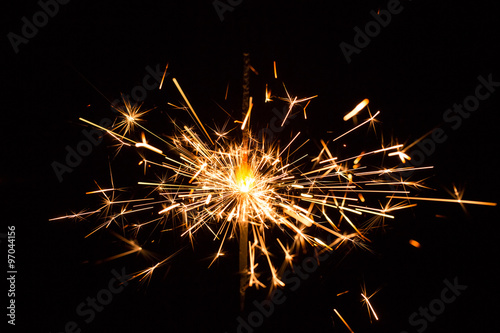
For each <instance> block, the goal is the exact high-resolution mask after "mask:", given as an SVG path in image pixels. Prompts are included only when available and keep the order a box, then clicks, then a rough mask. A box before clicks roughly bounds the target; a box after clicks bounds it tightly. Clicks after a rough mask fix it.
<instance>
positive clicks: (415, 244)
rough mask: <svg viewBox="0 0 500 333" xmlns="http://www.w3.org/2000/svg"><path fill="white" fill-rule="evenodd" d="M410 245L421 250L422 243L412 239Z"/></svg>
mask: <svg viewBox="0 0 500 333" xmlns="http://www.w3.org/2000/svg"><path fill="white" fill-rule="evenodd" d="M409 243H410V245H411V246H414V247H416V248H417V249H419V248H420V247H421V245H420V243H419V242H417V241H416V240H414V239H410V241H409Z"/></svg>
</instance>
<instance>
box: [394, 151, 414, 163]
mask: <svg viewBox="0 0 500 333" xmlns="http://www.w3.org/2000/svg"><path fill="white" fill-rule="evenodd" d="M395 155H397V156H398V157H399V159H400V160H401V162H403V163H406V160H411V157H410V156H408V155H406V154H405V153H403V152H402V151H395V152H393V153H389V156H395Z"/></svg>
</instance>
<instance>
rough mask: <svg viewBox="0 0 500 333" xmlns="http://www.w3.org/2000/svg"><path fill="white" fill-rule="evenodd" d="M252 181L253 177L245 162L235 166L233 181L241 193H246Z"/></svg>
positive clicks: (253, 180)
mask: <svg viewBox="0 0 500 333" xmlns="http://www.w3.org/2000/svg"><path fill="white" fill-rule="evenodd" d="M254 182H255V178H254V175H253V172H252V169H250V168H249V167H248V165H247V164H246V163H243V164H242V165H240V166H239V167H237V168H236V172H235V183H236V186H237V187H238V189H239V190H240V192H241V193H248V192H249V191H250V190H251V188H252V186H253V184H254Z"/></svg>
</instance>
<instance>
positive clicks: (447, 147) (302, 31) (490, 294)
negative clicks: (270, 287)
mask: <svg viewBox="0 0 500 333" xmlns="http://www.w3.org/2000/svg"><path fill="white" fill-rule="evenodd" d="M240 2H241V3H240ZM240 2H238V1H233V2H232V4H233V5H234V6H231V5H229V4H228V2H227V1H226V0H222V1H221V3H223V4H225V5H226V6H229V7H230V8H231V10H227V11H225V12H223V13H222V14H221V15H222V18H223V20H221V16H219V14H218V13H217V10H216V9H215V7H214V3H213V2H211V1H198V2H187V1H186V2H182V1H162V2H158V1H140V2H139V1H135V2H134V1H130V2H123V1H106V2H102V1H80V0H73V1H70V2H68V3H67V4H64V5H63V4H61V5H59V8H58V12H57V13H55V9H54V8H53V7H52V9H51V10H52V11H53V17H50V18H49V19H48V20H47V23H46V24H41V27H40V28H39V29H38V32H37V33H36V34H35V33H34V32H33V31H32V32H31V33H32V34H33V35H34V36H32V37H31V38H27V39H26V40H25V43H22V44H19V45H18V52H17V53H16V52H15V50H14V47H13V46H12V43H11V42H10V41H9V39H8V33H9V32H13V33H15V34H17V35H21V34H22V28H23V25H24V24H26V23H25V22H24V21H23V20H22V18H23V17H26V18H27V20H28V21H31V22H32V21H33V15H35V14H36V13H38V12H39V11H40V10H41V5H40V4H39V3H35V2H29V1H24V2H21V1H20V2H17V5H16V6H15V7H13V6H12V5H11V6H9V8H8V9H7V10H6V11H4V14H5V13H6V17H5V18H4V20H3V22H4V23H5V24H4V26H5V28H6V29H5V30H4V36H5V37H4V39H3V42H4V46H5V48H4V51H3V54H4V55H5V61H4V67H5V69H6V71H5V73H6V75H5V76H4V78H5V79H6V80H5V81H4V85H3V91H4V93H3V94H2V95H3V96H4V100H3V103H2V104H3V107H2V112H3V115H2V117H1V122H2V125H3V126H2V137H3V139H2V142H3V143H2V156H3V158H2V174H1V179H0V185H1V187H2V205H1V207H2V219H1V220H2V230H0V232H1V233H4V234H5V233H6V232H7V227H6V226H7V225H15V227H16V232H17V233H16V250H17V255H16V266H17V269H18V274H17V282H16V304H17V307H16V315H17V317H16V319H17V321H16V323H17V325H16V327H15V328H16V329H18V331H21V330H20V328H21V327H23V326H25V327H30V328H31V329H36V330H37V331H40V332H62V331H64V330H65V326H67V325H68V326H67V327H69V328H68V331H71V330H72V328H71V325H72V324H67V323H68V322H71V321H74V322H75V323H76V324H75V325H78V329H81V331H82V332H225V331H227V332H234V331H236V330H237V326H238V324H239V322H238V319H237V318H238V316H241V317H242V318H245V319H248V315H249V314H251V313H252V311H255V309H256V307H255V305H254V304H253V301H254V300H256V301H257V302H262V301H263V300H264V299H265V295H264V294H262V293H258V292H254V291H250V292H249V295H248V298H247V306H246V309H247V310H246V312H244V313H243V314H240V313H239V312H238V296H237V288H238V275H237V274H236V272H237V256H235V255H229V256H227V257H225V258H224V259H223V260H220V261H219V262H218V263H217V264H216V265H214V266H213V267H212V268H210V269H207V268H206V267H207V266H208V263H209V262H210V259H207V258H208V257H209V255H210V254H211V253H214V252H215V251H216V249H217V244H214V243H212V242H211V241H206V240H207V239H210V237H209V236H210V235H209V234H208V235H206V236H208V237H206V238H204V237H202V236H203V235H200V237H199V239H200V240H199V242H198V243H197V244H196V247H195V251H192V250H191V249H190V248H189V247H188V248H187V249H186V250H185V251H183V252H182V254H180V255H179V256H177V257H176V258H175V259H174V260H173V261H172V264H171V265H170V266H168V267H167V266H165V267H162V268H161V269H158V271H157V272H156V273H155V275H154V276H153V278H152V280H151V282H150V283H149V285H148V286H141V285H140V284H138V283H137V281H136V280H133V281H130V282H128V285H126V286H125V288H124V289H123V291H121V292H119V293H117V294H116V295H114V296H113V299H112V301H111V302H110V303H109V304H108V305H106V306H104V308H103V309H102V311H101V312H96V315H95V318H93V319H92V320H90V322H89V323H86V322H85V321H84V319H87V318H88V317H87V316H84V317H82V316H80V315H78V314H77V312H76V309H77V308H78V306H79V305H80V304H81V303H82V302H84V303H86V302H88V300H87V298H88V297H96V295H98V294H99V293H100V292H101V290H103V289H106V288H108V283H109V282H110V281H112V279H113V273H112V270H116V271H118V272H121V271H125V272H127V273H128V274H132V273H133V272H136V271H138V270H140V269H142V268H144V267H147V265H148V261H147V260H144V259H143V258H141V257H137V256H134V255H132V256H127V257H123V258H121V259H117V260H114V261H109V262H105V263H100V264H99V263H97V262H98V261H99V260H100V259H104V258H107V257H109V256H111V255H114V254H117V253H119V252H122V251H124V250H126V248H125V247H124V246H123V243H121V242H119V241H117V238H116V237H113V236H110V235H109V234H108V233H106V232H103V233H100V234H97V235H94V236H92V237H89V238H85V235H87V234H88V233H89V231H90V230H92V226H93V225H94V224H93V223H92V222H91V221H90V222H82V221H73V220H68V221H58V222H49V221H48V220H49V219H50V218H52V217H56V216H60V215H64V214H66V213H70V212H71V211H72V210H74V211H78V210H80V209H83V208H89V207H95V205H96V202H95V201H94V200H92V199H91V198H89V196H86V195H85V192H87V191H89V190H93V189H95V183H94V180H95V181H97V182H99V183H100V184H103V186H109V167H108V158H112V157H113V150H112V149H111V148H110V147H109V146H110V145H111V144H112V142H111V141H110V140H105V141H104V143H103V144H100V145H98V146H96V147H93V150H92V153H91V154H90V155H88V156H86V157H84V158H83V159H82V161H81V163H79V164H78V166H76V167H75V168H74V170H73V171H72V172H71V173H65V174H64V175H63V180H62V181H59V180H58V177H57V176H56V174H55V172H54V170H53V167H52V163H53V162H54V161H58V162H61V163H64V159H65V156H66V150H65V147H66V146H70V147H73V148H74V147H76V146H77V145H78V143H79V142H81V141H82V140H85V136H84V134H83V133H82V130H84V129H85V127H84V126H83V124H82V123H81V122H80V121H78V118H79V117H84V118H86V119H89V120H93V121H99V120H100V119H102V118H104V117H109V118H112V117H113V116H114V114H113V113H112V112H111V108H110V102H111V101H114V100H115V99H117V98H119V97H120V93H125V94H130V93H131V91H132V89H134V87H136V86H138V85H139V86H140V85H142V84H143V78H144V76H145V75H147V74H148V70H146V67H147V66H149V67H150V68H156V67H159V68H161V70H163V68H164V66H165V64H166V63H167V62H168V63H169V73H170V75H169V77H167V79H166V80H165V83H164V88H162V90H161V91H158V90H156V89H155V90H152V91H148V92H147V94H148V97H147V99H146V100H145V101H144V107H145V108H149V107H156V109H155V110H154V111H151V113H150V119H151V120H153V122H154V126H155V128H157V129H158V128H159V129H160V130H161V131H163V132H164V133H165V134H169V132H170V131H171V130H172V126H171V124H169V122H168V116H170V117H172V118H175V119H177V120H179V121H181V122H187V123H189V122H190V119H189V117H188V116H187V115H186V114H185V113H183V112H180V111H176V110H172V108H170V107H168V106H167V105H166V103H167V102H172V103H174V104H177V103H178V102H179V101H180V100H181V97H180V96H179V94H178V92H177V90H176V89H175V87H174V85H173V83H172V81H171V78H172V77H176V78H177V79H178V80H179V82H180V83H181V85H182V86H183V88H184V90H185V91H186V92H187V93H188V95H189V98H190V100H191V102H192V103H193V105H194V106H195V109H196V110H197V112H198V114H199V116H200V118H201V119H202V120H203V121H204V122H205V123H207V124H210V125H211V124H213V123H214V122H215V123H223V122H224V121H225V119H226V115H225V114H224V112H223V111H221V110H220V109H219V108H218V107H217V105H216V103H215V102H217V103H219V104H222V105H223V106H224V107H225V108H226V109H227V110H228V111H230V112H232V113H233V114H235V115H237V114H239V112H240V105H241V99H240V96H241V88H239V87H240V85H241V72H242V53H243V52H244V51H247V52H249V53H250V55H251V63H252V65H253V67H254V68H255V69H256V70H257V71H258V72H259V75H258V76H256V75H254V74H252V76H251V84H252V86H251V94H252V96H258V97H254V98H255V99H256V100H257V99H258V98H259V99H262V97H263V96H264V87H265V83H268V82H269V83H272V84H273V87H276V89H275V90H273V94H276V95H280V96H284V92H283V89H282V88H280V84H281V81H283V82H284V83H285V84H286V85H287V88H288V89H289V91H291V92H292V94H294V95H297V96H299V97H306V96H312V95H316V94H317V95H319V97H318V98H316V99H315V100H314V101H313V102H311V104H310V105H309V106H308V109H307V110H308V120H307V121H303V120H298V121H293V122H291V124H290V125H289V126H290V127H288V128H287V130H286V131H285V132H284V133H283V134H284V136H285V138H284V139H286V138H287V136H286V135H288V134H289V133H290V132H292V131H297V130H302V131H303V133H305V135H307V136H308V137H309V138H311V143H310V145H309V146H307V147H306V149H307V150H308V152H310V153H311V154H314V152H317V151H318V149H319V141H320V139H324V140H328V139H332V138H333V136H334V135H335V134H338V133H341V132H342V130H345V129H346V128H347V126H346V125H345V124H344V122H343V121H342V117H343V115H344V114H345V113H347V112H348V111H349V110H351V109H352V107H353V106H354V105H356V104H357V103H358V102H359V101H361V100H362V99H363V98H369V99H370V107H371V110H372V111H376V110H381V111H382V114H381V115H380V117H379V119H380V121H381V124H380V125H381V127H380V128H378V130H382V131H383V133H384V139H385V140H386V141H385V142H388V141H389V140H390V138H391V137H394V138H398V140H399V142H403V143H411V142H413V141H414V140H416V139H417V138H419V137H421V136H422V135H424V134H425V133H427V132H429V131H430V130H432V129H433V128H436V127H440V128H442V129H443V130H444V132H445V134H446V135H447V140H445V141H444V142H442V143H439V144H436V147H435V151H434V152H433V153H432V154H429V155H428V156H426V157H425V161H424V162H425V164H426V165H434V166H435V168H434V169H433V170H432V171H426V172H424V173H422V174H421V176H422V177H430V178H429V180H428V183H429V184H430V185H431V186H432V187H433V188H435V189H436V192H434V191H430V192H429V195H435V196H441V197H448V194H447V193H446V191H445V188H447V189H450V188H452V185H453V184H457V185H458V186H461V187H465V189H466V192H465V197H464V198H465V199H472V200H486V201H493V202H498V192H497V191H498V174H497V168H498V162H497V157H496V155H497V153H498V148H497V146H496V145H497V143H498V139H497V134H498V133H497V132H498V120H499V117H498V105H499V97H498V94H500V92H499V91H496V92H492V93H491V95H490V96H489V97H488V98H486V99H485V100H484V101H481V102H480V105H479V107H478V109H477V110H476V111H475V112H473V113H471V114H470V116H469V117H468V118H466V119H463V121H462V123H461V124H460V126H457V127H458V128H457V129H456V130H455V129H453V128H452V127H451V125H453V123H446V122H444V120H443V114H444V113H445V112H446V110H447V109H449V108H452V107H453V105H454V104H455V103H457V104H460V103H463V101H464V99H465V98H467V97H468V96H470V95H474V93H475V89H476V87H477V86H478V85H479V83H480V82H479V81H478V77H479V76H482V77H484V78H488V76H489V75H491V76H492V79H493V81H496V82H498V81H500V71H499V70H498V68H499V67H498V66H497V62H498V56H499V53H498V48H497V44H498V40H499V33H498V30H499V29H498V22H497V17H496V16H497V14H496V13H497V11H495V9H494V8H493V6H492V5H491V4H490V3H493V2H492V1H484V2H481V4H478V3H477V2H473V1H462V2H456V1H439V2H438V3H437V2H435V1H425V0H414V1H407V0H403V1H401V5H400V6H401V7H399V8H402V9H401V11H400V12H399V13H398V14H393V15H392V18H391V22H390V23H389V24H388V25H387V26H386V27H383V28H381V30H380V32H379V33H374V37H372V38H371V40H370V42H369V43H368V45H366V47H364V48H360V50H359V53H357V54H356V53H354V54H352V55H351V59H350V60H351V61H350V63H348V61H347V60H346V57H345V56H344V54H343V53H342V50H341V47H340V46H339V45H340V44H341V43H342V42H345V43H349V44H351V45H354V38H355V34H356V31H355V30H354V28H356V27H359V28H360V29H364V28H365V25H366V24H367V23H369V22H370V21H373V20H374V18H373V16H372V15H371V14H370V12H371V11H377V10H379V9H380V10H381V11H382V13H384V10H386V9H387V7H388V2H387V1H336V2H334V3H332V2H326V1H315V2H312V1H307V2H306V1H272V2H271V1H269V2H264V1H247V0H244V1H240ZM38 19H40V20H43V15H42V16H40V17H39V18H38ZM42 23H43V22H42ZM11 36H12V35H11ZM26 41H27V42H26ZM273 61H276V62H277V66H278V80H274V78H273V72H272V65H273ZM228 82H229V92H228V96H229V97H228V100H227V101H224V94H225V91H226V85H227V83H228ZM277 105H278V106H279V107H280V108H281V107H282V105H283V104H279V103H278V104H277ZM271 112H272V111H271V107H270V106H267V105H262V102H261V101H260V102H256V107H255V109H254V111H253V115H252V124H253V125H254V126H256V127H257V128H259V126H260V127H262V126H266V124H267V123H268V122H269V121H270V120H271V118H272V113H271ZM297 119H302V118H300V117H299V118H297ZM162 126H164V127H162ZM329 131H330V133H329ZM365 133H366V131H365V130H362V131H360V132H359V133H356V134H355V135H353V136H351V137H346V140H345V141H343V143H347V144H349V145H352V147H353V150H352V151H351V152H352V153H353V154H354V153H355V152H357V151H360V150H363V147H364V146H365V144H368V143H367V142H368V139H366V138H365ZM365 141H366V142H365ZM137 161H138V160H137V156H136V155H134V154H129V153H127V152H125V153H124V155H123V156H121V157H119V159H117V160H114V161H113V172H114V175H115V182H116V183H118V182H120V183H121V184H127V186H128V185H130V184H133V183H134V181H136V180H137V178H138V177H139V175H140V170H141V169H140V167H137V168H136V167H134V165H135V163H136V162H137ZM115 185H116V184H115ZM117 186H119V185H117ZM436 215H441V216H444V218H443V217H436ZM497 222H498V208H496V207H494V208H492V207H480V206H468V210H467V213H466V212H464V211H463V210H462V209H461V207H460V206H459V205H455V204H438V203H419V205H418V207H417V208H416V209H414V210H412V211H411V212H407V213H402V214H401V215H400V216H398V217H397V218H396V220H394V221H391V223H390V225H389V227H388V228H387V229H386V230H385V232H376V233H375V234H374V235H373V240H374V242H373V244H372V248H373V250H374V254H371V253H369V252H365V251H360V250H355V251H351V253H349V255H348V256H345V254H346V253H345V252H339V253H338V254H334V255H333V256H331V257H330V258H329V259H328V260H327V261H325V262H324V263H323V264H322V265H321V266H320V267H319V268H318V269H317V271H315V272H314V273H312V274H311V276H310V277H309V278H308V279H307V280H305V281H302V283H301V286H300V288H299V289H298V290H297V291H291V290H289V289H285V291H284V294H285V296H286V298H287V301H286V302H285V303H284V304H282V305H279V306H277V307H276V308H275V309H274V311H273V313H272V314H271V315H270V316H269V317H268V318H265V319H264V321H263V323H262V324H261V325H259V327H256V328H253V329H254V330H255V332H268V331H279V332H288V331H289V332H306V331H307V332H312V331H316V332H348V330H347V328H346V327H345V326H344V325H343V324H342V322H340V321H339V318H338V317H337V316H336V315H335V314H334V312H333V308H336V309H337V310H338V311H339V312H340V313H341V314H342V315H343V316H344V318H345V319H346V321H347V322H348V323H349V325H350V326H351V328H352V329H353V331H354V332H360V331H361V332H402V331H405V330H406V331H408V332H417V329H418V328H423V325H421V324H419V325H417V326H412V325H411V323H409V317H410V316H411V315H412V313H414V312H418V311H419V308H420V307H428V306H429V304H430V303H431V302H432V301H433V300H435V299H439V298H440V297H441V291H442V290H443V289H444V288H445V287H446V285H445V283H444V282H443V280H445V279H448V280H449V281H450V282H453V281H454V279H457V281H458V283H459V284H461V285H466V286H467V289H466V290H465V291H463V292H462V294H461V295H460V296H458V297H457V299H456V300H455V301H454V302H452V303H451V304H447V305H446V306H445V309H444V310H443V312H442V313H441V314H439V315H438V316H437V317H436V319H435V320H434V321H433V322H431V321H428V326H427V327H426V328H425V331H426V332H471V331H493V327H496V326H497V324H496V315H497V312H496V309H495V308H496V304H495V303H496V298H497V296H498V292H497V291H496V290H497V287H496V286H497V281H496V280H497V279H496V275H495V274H496V273H495V269H496V267H497V262H498V261H497V254H498V246H497V244H498V240H497V232H498V227H497ZM410 239H415V240H418V241H419V242H420V244H421V245H422V247H421V248H420V249H417V248H415V247H412V246H410V245H409V243H408V241H409V240H410ZM164 244H165V248H167V251H165V252H168V251H170V250H172V249H175V248H178V247H181V246H183V245H185V243H184V242H182V241H181V240H179V234H177V235H176V234H174V235H173V236H172V237H167V238H164ZM5 245H6V241H5V239H2V249H3V251H6V249H7V247H6V246H5ZM158 249H161V246H159V247H158ZM228 249H229V250H231V249H232V250H235V251H236V246H235V245H234V244H233V245H231V244H229V245H228ZM4 253H5V252H4ZM312 254H313V252H312V250H311V252H309V253H307V254H305V255H304V257H307V256H308V255H312ZM301 260H302V258H298V259H297V262H298V263H300V262H301ZM3 267H5V266H3ZM363 281H364V283H365V284H366V286H367V289H368V293H371V292H374V291H375V290H376V289H378V288H381V290H380V291H379V292H378V293H377V294H376V295H375V296H373V298H372V299H371V300H372V302H373V305H374V307H375V309H376V310H377V313H378V314H379V316H380V320H379V321H378V322H375V323H373V324H370V321H369V318H368V314H367V310H366V307H362V304H361V303H360V296H358V295H359V286H360V285H361V284H362V283H363ZM345 290H350V292H349V293H347V294H345V295H343V296H336V295H337V294H338V293H340V292H342V291H345ZM2 293H4V292H2ZM4 299H5V298H4ZM2 304H4V306H5V304H6V303H2ZM4 309H5V308H4ZM255 318H258V316H257V317H255ZM3 320H5V316H4V319H3ZM10 329H11V331H16V330H12V327H10ZM246 331H248V329H246ZM422 331H424V330H422ZM242 332H245V329H242Z"/></svg>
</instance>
